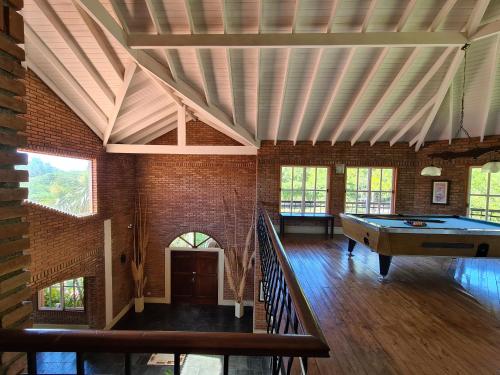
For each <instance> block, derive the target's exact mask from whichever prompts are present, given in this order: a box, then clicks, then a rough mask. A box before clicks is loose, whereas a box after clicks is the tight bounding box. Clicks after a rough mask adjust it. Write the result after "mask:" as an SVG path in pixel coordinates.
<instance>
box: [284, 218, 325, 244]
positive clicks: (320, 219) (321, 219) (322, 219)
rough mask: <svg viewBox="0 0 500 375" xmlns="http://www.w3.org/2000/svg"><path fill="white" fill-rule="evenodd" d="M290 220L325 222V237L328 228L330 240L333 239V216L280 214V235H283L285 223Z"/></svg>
mask: <svg viewBox="0 0 500 375" xmlns="http://www.w3.org/2000/svg"><path fill="white" fill-rule="evenodd" d="M290 219H299V220H319V221H324V222H325V235H326V236H328V228H330V238H333V227H334V216H333V215H330V214H297V213H280V235H282V236H284V235H285V221H286V220H290Z"/></svg>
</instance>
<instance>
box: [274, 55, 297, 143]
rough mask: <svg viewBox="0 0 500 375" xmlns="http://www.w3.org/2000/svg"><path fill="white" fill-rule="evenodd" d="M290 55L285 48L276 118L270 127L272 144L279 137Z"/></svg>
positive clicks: (276, 141)
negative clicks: (283, 70)
mask: <svg viewBox="0 0 500 375" xmlns="http://www.w3.org/2000/svg"><path fill="white" fill-rule="evenodd" d="M291 54H292V49H291V48H287V50H286V52H285V58H284V61H283V65H284V66H285V74H284V75H283V80H282V82H281V85H280V94H279V97H280V101H279V106H278V108H277V110H276V118H275V119H274V120H273V121H272V123H271V125H272V126H273V130H272V133H273V140H274V144H276V143H278V137H279V132H280V125H281V116H282V115H283V106H284V103H285V97H286V86H287V84H288V75H289V73H290V55H291Z"/></svg>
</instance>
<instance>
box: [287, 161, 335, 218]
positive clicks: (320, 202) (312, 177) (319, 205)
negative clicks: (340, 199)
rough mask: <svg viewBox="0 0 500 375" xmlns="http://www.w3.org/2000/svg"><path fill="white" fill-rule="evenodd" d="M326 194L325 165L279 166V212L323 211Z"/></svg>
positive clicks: (326, 170)
mask: <svg viewBox="0 0 500 375" xmlns="http://www.w3.org/2000/svg"><path fill="white" fill-rule="evenodd" d="M327 196H328V168H327V167H285V166H283V167H281V207H280V212H283V213H300V214H302V213H325V212H326V210H327Z"/></svg>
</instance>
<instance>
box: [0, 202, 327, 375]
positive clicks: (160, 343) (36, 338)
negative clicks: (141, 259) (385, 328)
mask: <svg viewBox="0 0 500 375" xmlns="http://www.w3.org/2000/svg"><path fill="white" fill-rule="evenodd" d="M257 227H258V230H257V236H258V241H259V252H260V258H261V271H262V275H263V286H264V301H265V302H264V305H265V311H266V321H267V333H265V334H253V333H230V332H229V333H228V332H218V333H213V332H170V331H105V330H42V329H23V330H6V329H2V330H0V351H2V352H27V354H28V373H29V374H37V361H36V353H37V352H75V353H76V369H75V372H76V373H77V374H83V373H84V361H83V353H99V352H103V353H123V354H124V356H123V358H124V368H125V374H131V360H130V358H131V354H132V353H173V354H174V374H176V375H178V374H180V372H181V365H180V355H181V354H211V355H221V356H223V357H224V364H223V373H224V374H228V371H229V360H230V356H235V355H237V356H267V357H271V358H272V361H271V363H272V369H270V371H272V374H278V373H282V374H290V372H291V369H292V364H293V362H294V359H295V358H298V359H299V361H300V364H301V368H302V371H303V373H307V361H308V358H311V357H328V356H329V350H330V349H329V347H328V344H327V343H326V340H325V338H324V336H323V333H322V331H321V328H320V326H319V324H318V321H317V318H316V315H315V314H314V312H313V310H312V309H311V306H310V305H309V303H308V301H307V299H306V297H305V295H304V292H303V290H302V288H301V287H300V285H299V283H298V281H297V278H296V277H295V274H294V272H293V270H292V267H291V265H290V262H289V260H288V257H287V255H286V253H285V251H284V249H283V246H282V244H281V242H280V240H279V238H278V235H277V234H276V231H275V230H274V227H273V225H272V222H271V220H270V218H269V216H268V214H267V212H266V211H265V209H264V208H262V207H259V215H258V226H257Z"/></svg>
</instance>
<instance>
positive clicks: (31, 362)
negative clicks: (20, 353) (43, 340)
mask: <svg viewBox="0 0 500 375" xmlns="http://www.w3.org/2000/svg"><path fill="white" fill-rule="evenodd" d="M27 357H28V374H29V375H34V374H37V373H38V371H37V368H36V352H28V353H27Z"/></svg>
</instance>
